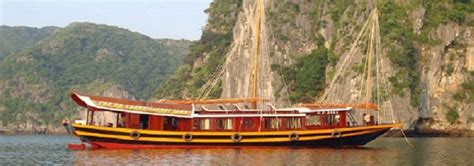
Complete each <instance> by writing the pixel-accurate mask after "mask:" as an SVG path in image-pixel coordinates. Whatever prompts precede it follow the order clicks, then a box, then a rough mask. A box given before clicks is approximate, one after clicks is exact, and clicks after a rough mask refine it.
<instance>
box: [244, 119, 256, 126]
mask: <svg viewBox="0 0 474 166" xmlns="http://www.w3.org/2000/svg"><path fill="white" fill-rule="evenodd" d="M243 126H244V128H245V129H252V128H254V123H253V120H252V119H250V118H244V123H243Z"/></svg>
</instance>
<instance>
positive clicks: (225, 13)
mask: <svg viewBox="0 0 474 166" xmlns="http://www.w3.org/2000/svg"><path fill="white" fill-rule="evenodd" d="M241 7H242V0H215V1H214V2H212V3H211V5H210V7H209V9H207V10H206V13H208V14H209V18H208V24H207V25H206V28H205V29H204V30H203V32H202V33H203V34H202V36H201V39H200V40H199V41H197V42H196V43H194V44H192V45H191V47H190V53H189V54H188V56H187V57H186V58H185V60H184V63H185V64H184V65H182V66H181V67H179V69H178V71H177V72H176V73H175V74H174V75H173V76H172V77H171V78H170V79H168V81H166V83H164V84H163V85H162V87H161V88H160V89H159V90H158V92H157V93H156V95H155V98H182V97H187V98H196V97H197V96H198V95H199V94H200V93H202V92H201V87H202V86H203V85H204V84H205V83H206V81H207V80H209V79H210V77H211V76H212V74H213V73H214V72H215V71H216V70H217V68H218V66H219V65H220V64H222V63H223V62H224V58H225V55H226V53H227V51H228V49H229V48H230V44H231V43H232V40H233V38H232V34H233V33H232V29H233V27H234V25H235V22H236V21H237V14H238V13H239V11H240V9H241ZM196 61H199V62H201V63H202V65H199V66H197V65H196V66H195V65H194V63H195V62H196ZM216 88H217V89H214V90H213V91H214V93H211V96H209V97H213V98H216V97H220V93H218V92H221V90H220V86H217V87H216Z"/></svg>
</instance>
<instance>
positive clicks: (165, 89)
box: [155, 0, 474, 132]
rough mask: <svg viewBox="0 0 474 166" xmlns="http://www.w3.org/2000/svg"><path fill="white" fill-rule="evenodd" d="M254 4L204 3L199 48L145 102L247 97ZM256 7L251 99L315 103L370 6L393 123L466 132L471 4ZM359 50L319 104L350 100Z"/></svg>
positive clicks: (473, 53)
mask: <svg viewBox="0 0 474 166" xmlns="http://www.w3.org/2000/svg"><path fill="white" fill-rule="evenodd" d="M257 2H259V1H256V0H215V1H214V2H212V4H211V6H210V8H209V9H208V10H207V11H206V12H208V14H209V20H208V23H207V25H206V28H205V29H204V30H203V36H202V38H201V40H200V41H198V42H197V43H195V44H193V45H192V46H191V48H192V49H191V53H190V54H189V56H188V57H187V58H186V64H185V65H183V66H181V67H180V68H179V69H178V71H177V72H176V73H175V75H173V76H172V77H171V78H170V79H168V81H167V83H165V84H164V85H163V86H161V88H160V89H159V90H158V92H157V95H156V96H155V98H200V97H208V98H218V97H222V98H228V97H250V96H251V83H250V82H251V81H252V74H251V73H252V58H253V53H254V51H255V49H253V48H254V45H255V43H254V42H253V41H254V39H255V30H256V22H257V21H256V20H255V19H256V18H257V15H256V13H257V7H256V6H257ZM263 6H264V12H263V14H262V16H261V17H262V21H261V29H260V37H261V43H260V46H261V48H260V50H259V52H260V61H259V62H260V63H259V64H260V68H259V73H260V75H261V76H260V77H259V84H258V86H259V89H261V90H260V91H259V96H261V97H264V98H268V99H271V101H272V102H273V103H275V105H277V106H290V105H292V104H295V103H299V102H308V101H315V100H318V98H319V97H321V94H322V93H323V92H324V90H325V88H327V87H328V84H329V83H330V80H331V79H332V78H333V77H334V73H335V71H337V69H338V67H340V66H341V64H340V61H339V60H340V58H341V57H343V56H344V55H347V54H348V52H349V50H350V47H351V45H352V44H353V42H354V40H355V39H356V37H357V34H358V33H359V31H360V29H361V28H362V26H363V23H364V22H365V21H366V20H367V19H368V16H369V14H370V11H371V10H372V9H374V8H375V7H377V9H378V13H379V22H380V35H381V53H382V55H383V58H382V59H384V61H383V62H384V63H383V64H381V65H383V66H384V70H382V72H383V74H385V75H386V76H387V77H386V78H387V80H386V81H387V84H388V88H387V90H388V92H387V95H388V100H390V101H391V105H392V107H393V109H394V111H395V117H396V118H397V119H396V120H397V121H399V122H403V123H405V124H406V128H407V129H409V130H415V131H419V132H450V131H454V130H455V131H472V130H474V36H473V32H474V14H473V11H474V2H472V1H471V0H442V1H433V2H432V1H429V2H428V1H404V0H400V1H382V0H379V1H367V0H356V1H347V0H336V1H330V0H321V1H307V0H282V1H271V0H263ZM365 49H366V47H365V45H364V44H360V45H358V47H357V49H355V52H354V54H353V56H355V57H356V58H353V61H351V62H349V64H350V70H345V72H344V73H343V75H344V77H343V78H342V79H338V80H337V81H336V82H335V84H333V85H332V86H333V88H334V89H336V90H334V91H333V92H331V93H329V95H328V97H327V98H326V100H327V101H330V102H346V103H352V102H356V101H358V100H359V99H360V97H361V96H360V95H359V94H360V90H361V87H362V86H363V85H362V84H361V81H360V80H361V79H363V78H362V76H361V70H360V68H361V67H363V66H361V63H360V61H361V60H364V56H365ZM216 80H217V81H216ZM206 93H207V94H208V95H203V94H206Z"/></svg>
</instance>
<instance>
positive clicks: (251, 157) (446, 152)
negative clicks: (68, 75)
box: [0, 136, 474, 165]
mask: <svg viewBox="0 0 474 166" xmlns="http://www.w3.org/2000/svg"><path fill="white" fill-rule="evenodd" d="M410 140H411V141H412V143H413V144H414V145H415V147H414V148H411V147H410V146H408V145H407V144H406V143H405V142H404V140H403V139H402V138H380V139H377V140H376V141H375V142H373V143H371V144H369V145H367V146H366V147H365V148H338V149H331V148H263V149H155V150H92V151H69V150H67V149H66V144H67V143H71V142H77V139H75V138H72V137H69V136H0V165H9V164H15V165H25V164H27V165H31V164H78V165H92V164H93V165H105V164H114V165H115V164H137V165H141V164H158V165H474V161H473V159H471V155H472V152H473V148H474V143H473V140H474V139H472V138H414V139H410Z"/></svg>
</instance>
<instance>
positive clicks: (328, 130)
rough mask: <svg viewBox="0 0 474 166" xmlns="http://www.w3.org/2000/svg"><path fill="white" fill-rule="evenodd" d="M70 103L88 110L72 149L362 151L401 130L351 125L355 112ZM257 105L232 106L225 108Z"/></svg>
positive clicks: (89, 100)
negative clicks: (108, 117)
mask: <svg viewBox="0 0 474 166" xmlns="http://www.w3.org/2000/svg"><path fill="white" fill-rule="evenodd" d="M71 98H72V99H73V100H74V101H75V102H76V103H77V104H78V105H80V106H82V107H85V108H87V119H86V121H85V122H82V123H73V124H71V126H72V130H73V131H72V132H73V133H74V135H76V136H77V137H79V138H80V140H81V141H82V144H79V145H74V144H70V145H69V148H70V149H83V148H93V149H96V148H97V149H100V148H105V149H124V148H126V149H137V148H140V149H142V148H166V147H189V148H195V147H246V146H247V147H248V146H251V147H256V146H303V147H317V146H327V147H333V146H362V145H364V144H366V143H368V142H370V141H372V140H374V139H375V138H377V137H378V136H380V135H382V134H383V133H385V132H386V131H388V130H389V129H391V128H393V127H398V126H399V124H376V123H366V124H364V125H358V124H359V123H356V122H354V121H352V120H349V119H352V118H353V117H351V113H350V112H351V111H352V110H353V107H355V108H358V107H359V108H362V107H363V108H366V107H371V108H372V107H374V105H371V104H362V105H352V107H351V105H347V106H348V107H345V108H338V107H340V106H341V105H338V106H335V107H334V108H328V107H326V108H318V106H316V105H311V104H307V105H304V104H302V105H301V107H295V108H282V109H276V108H274V107H273V106H271V105H268V107H267V108H266V109H264V110H257V109H243V108H239V106H237V105H234V106H235V107H234V108H233V109H227V108H225V107H221V108H220V109H207V108H206V107H205V106H204V104H208V103H213V104H215V103H218V102H220V101H209V100H208V101H190V102H186V101H184V102H182V101H166V102H141V101H132V100H124V99H116V98H106V97H97V96H89V95H83V94H79V93H71ZM250 100H254V99H235V100H227V101H225V102H226V103H242V102H249V101H250ZM100 111H107V112H113V113H115V114H116V118H117V120H116V121H115V123H107V124H104V125H102V126H99V125H96V123H95V122H94V113H95V112H100Z"/></svg>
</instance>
